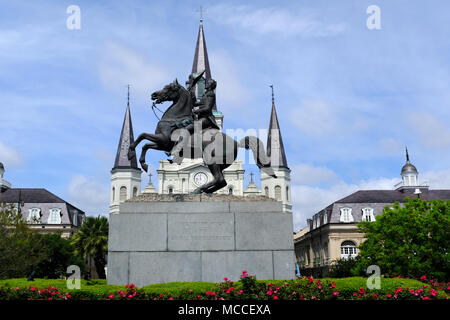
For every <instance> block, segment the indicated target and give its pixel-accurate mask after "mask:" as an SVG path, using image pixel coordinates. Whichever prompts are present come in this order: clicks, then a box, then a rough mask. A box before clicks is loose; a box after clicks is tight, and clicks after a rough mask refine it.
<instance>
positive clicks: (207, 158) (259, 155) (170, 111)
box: [128, 80, 276, 193]
mask: <svg viewBox="0 0 450 320" xmlns="http://www.w3.org/2000/svg"><path fill="white" fill-rule="evenodd" d="M151 97H152V100H154V101H155V103H162V102H164V101H172V102H173V103H172V105H171V106H170V107H169V108H167V110H166V111H165V112H164V114H163V116H162V117H161V120H160V121H159V122H158V125H157V126H156V130H155V133H154V134H149V133H142V134H140V135H139V137H137V139H136V141H135V142H134V143H132V144H131V145H130V148H129V151H128V158H129V159H131V158H133V157H135V156H136V151H135V150H136V147H137V145H138V144H139V143H140V142H141V141H143V140H144V139H145V140H149V141H150V143H147V144H145V145H144V146H143V147H142V152H141V156H140V158H139V162H140V164H141V167H142V169H143V170H144V171H147V170H148V166H147V164H146V163H145V155H146V153H147V150H148V149H155V150H161V151H166V152H170V151H171V150H172V148H173V147H174V145H175V143H176V142H177V141H178V139H179V136H177V137H176V138H175V139H174V137H173V134H174V132H176V130H177V129H181V130H183V128H185V127H186V126H187V125H189V124H194V127H195V125H196V123H197V121H195V120H194V116H193V113H192V108H193V101H192V100H193V97H192V95H191V94H190V92H189V91H188V90H186V89H185V88H184V87H183V86H181V85H180V84H179V83H178V81H177V80H175V81H174V82H172V83H170V84H168V85H166V86H164V88H163V89H162V90H159V91H156V92H154V93H152V96H151ZM184 131H186V132H187V130H184ZM198 131H200V132H198ZM186 138H187V139H188V141H187V142H186V147H185V148H184V149H183V156H184V157H187V158H191V159H195V158H203V161H204V163H205V164H206V165H207V166H208V168H209V170H210V171H211V173H212V175H213V176H214V179H213V180H212V181H211V182H209V183H206V184H204V185H202V186H200V187H199V188H197V189H196V190H195V191H194V193H203V192H204V193H213V192H214V191H217V190H219V189H221V188H223V187H225V186H226V185H227V182H226V181H225V178H224V176H223V170H224V169H226V168H228V167H229V166H230V165H231V164H232V163H233V161H234V160H236V158H237V153H238V149H239V148H245V149H250V150H252V151H253V156H254V159H255V162H256V164H257V166H258V167H259V168H260V169H261V170H262V171H264V172H266V173H267V174H268V175H271V176H273V177H276V176H275V174H274V172H273V170H272V168H271V167H270V159H269V158H268V157H267V155H266V152H265V150H264V145H263V143H262V142H261V140H259V139H258V138H257V137H254V136H247V137H245V138H243V139H241V140H239V141H236V140H234V139H233V138H232V137H230V136H227V135H226V134H224V133H223V132H221V131H220V130H217V129H207V130H201V125H200V130H194V133H193V134H191V133H188V134H187V135H186V134H185V135H184V137H183V143H185V141H184V139H186ZM179 143H181V142H179Z"/></svg>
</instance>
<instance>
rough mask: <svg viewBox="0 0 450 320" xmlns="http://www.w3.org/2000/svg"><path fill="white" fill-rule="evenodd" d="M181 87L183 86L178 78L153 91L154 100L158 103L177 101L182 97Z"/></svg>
mask: <svg viewBox="0 0 450 320" xmlns="http://www.w3.org/2000/svg"><path fill="white" fill-rule="evenodd" d="M181 88H182V86H181V85H180V84H179V83H178V80H176V79H175V81H174V82H172V83H170V84H168V85H166V86H164V88H162V89H161V90H159V91H155V92H153V93H152V100H155V102H156V103H162V102H164V101H176V100H177V99H178V98H179V97H180V89H181Z"/></svg>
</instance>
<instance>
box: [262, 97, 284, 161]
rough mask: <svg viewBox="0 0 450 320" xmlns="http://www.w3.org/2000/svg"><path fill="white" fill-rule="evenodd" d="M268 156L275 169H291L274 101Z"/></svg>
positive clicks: (268, 138)
mask: <svg viewBox="0 0 450 320" xmlns="http://www.w3.org/2000/svg"><path fill="white" fill-rule="evenodd" d="M267 155H268V156H269V157H270V160H271V164H272V166H274V167H279V168H289V167H288V164H287V160H286V152H285V151H284V144H283V138H282V137H281V130H280V124H279V123H278V116H277V110H276V108H275V101H274V100H273V99H272V112H271V114H270V122H269V135H268V136H267Z"/></svg>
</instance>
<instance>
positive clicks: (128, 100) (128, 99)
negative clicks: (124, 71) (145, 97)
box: [127, 84, 130, 105]
mask: <svg viewBox="0 0 450 320" xmlns="http://www.w3.org/2000/svg"><path fill="white" fill-rule="evenodd" d="M127 88H128V98H127V103H128V105H130V85H129V84H128V85H127Z"/></svg>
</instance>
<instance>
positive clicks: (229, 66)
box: [210, 51, 249, 112]
mask: <svg viewBox="0 0 450 320" xmlns="http://www.w3.org/2000/svg"><path fill="white" fill-rule="evenodd" d="M210 56H211V61H214V62H212V63H211V64H212V65H211V69H212V70H213V75H212V77H213V78H214V79H215V80H216V81H217V83H218V84H219V85H218V86H217V89H216V92H217V103H218V104H219V108H220V110H222V111H224V112H225V111H226V110H228V109H233V108H236V107H239V106H240V105H241V104H242V102H244V101H247V100H248V98H249V93H248V92H249V91H248V89H246V88H245V86H244V85H243V84H242V81H241V79H240V78H239V66H237V65H236V63H235V62H234V61H233V59H232V58H231V57H230V56H229V55H228V54H227V53H225V52H223V51H221V52H218V51H215V52H212V53H211V54H210Z"/></svg>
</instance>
